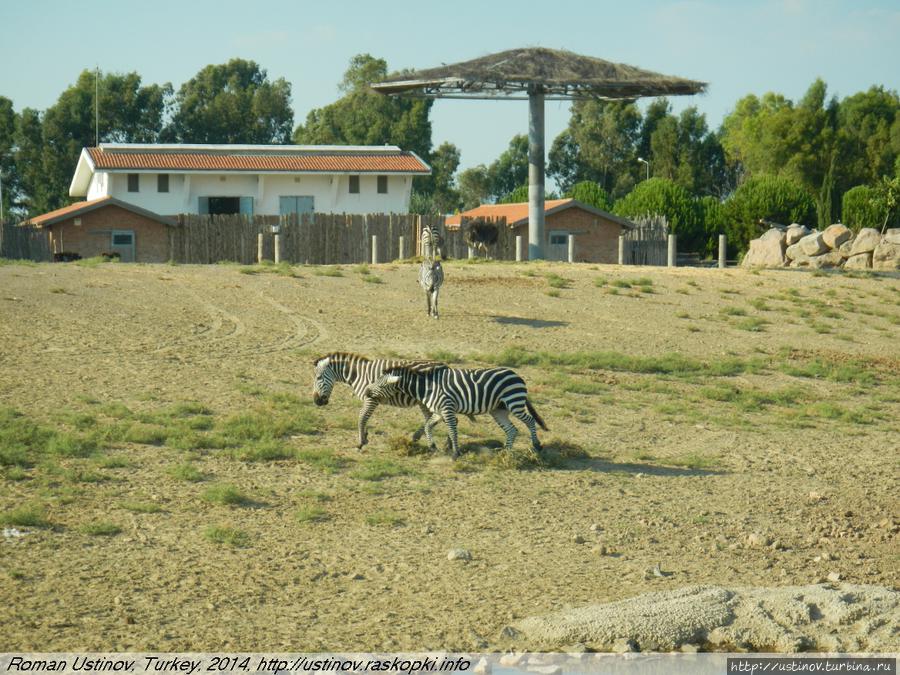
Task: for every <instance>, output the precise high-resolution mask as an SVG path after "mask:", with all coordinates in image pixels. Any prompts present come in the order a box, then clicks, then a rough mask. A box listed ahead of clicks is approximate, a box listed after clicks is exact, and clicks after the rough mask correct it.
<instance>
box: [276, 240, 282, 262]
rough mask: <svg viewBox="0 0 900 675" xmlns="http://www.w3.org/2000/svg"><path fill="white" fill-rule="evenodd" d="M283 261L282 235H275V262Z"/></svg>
mask: <svg viewBox="0 0 900 675" xmlns="http://www.w3.org/2000/svg"><path fill="white" fill-rule="evenodd" d="M280 262H281V235H280V234H276V235H275V264H276V265H277V264H278V263H280Z"/></svg>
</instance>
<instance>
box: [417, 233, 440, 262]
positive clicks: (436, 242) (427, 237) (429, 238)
mask: <svg viewBox="0 0 900 675" xmlns="http://www.w3.org/2000/svg"><path fill="white" fill-rule="evenodd" d="M435 254H437V255H439V256H441V258H443V257H444V237H443V235H442V234H441V233H440V232H439V231H438V229H437V228H436V227H432V226H431V225H425V226H423V227H422V257H423V258H425V259H426V260H433V259H434V257H435Z"/></svg>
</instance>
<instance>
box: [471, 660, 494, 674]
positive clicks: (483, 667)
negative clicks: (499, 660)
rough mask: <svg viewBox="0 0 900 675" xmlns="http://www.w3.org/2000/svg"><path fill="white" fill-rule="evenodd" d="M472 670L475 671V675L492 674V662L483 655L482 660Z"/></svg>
mask: <svg viewBox="0 0 900 675" xmlns="http://www.w3.org/2000/svg"><path fill="white" fill-rule="evenodd" d="M472 672H474V673H475V675H490V673H491V664H490V663H488V660H487V659H486V658H484V657H483V656H482V657H481V660H480V661H479V662H478V663H476V664H475V668H473V669H472Z"/></svg>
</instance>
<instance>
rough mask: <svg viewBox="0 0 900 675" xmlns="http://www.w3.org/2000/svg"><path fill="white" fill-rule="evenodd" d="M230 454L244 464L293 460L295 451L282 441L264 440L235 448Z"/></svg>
mask: <svg viewBox="0 0 900 675" xmlns="http://www.w3.org/2000/svg"><path fill="white" fill-rule="evenodd" d="M229 454H230V455H231V456H232V457H233V458H234V459H239V460H241V461H243V462H274V461H277V460H283V459H291V458H293V456H294V451H293V450H291V449H290V448H289V447H288V446H287V445H285V444H284V443H283V442H282V441H278V440H263V441H255V442H250V443H248V444H247V445H242V446H240V447H237V448H234V449H233V450H231V451H230V453H229Z"/></svg>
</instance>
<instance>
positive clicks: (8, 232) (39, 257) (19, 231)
mask: <svg viewBox="0 0 900 675" xmlns="http://www.w3.org/2000/svg"><path fill="white" fill-rule="evenodd" d="M0 258H9V259H12V260H34V261H35V262H48V261H50V260H51V259H52V255H51V253H50V233H49V231H48V230H44V229H41V228H38V227H29V226H24V225H13V224H12V223H3V224H2V225H0Z"/></svg>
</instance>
